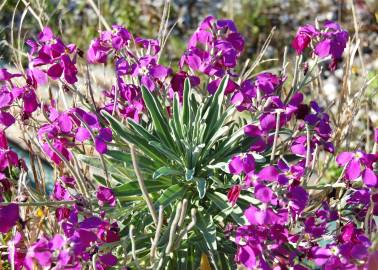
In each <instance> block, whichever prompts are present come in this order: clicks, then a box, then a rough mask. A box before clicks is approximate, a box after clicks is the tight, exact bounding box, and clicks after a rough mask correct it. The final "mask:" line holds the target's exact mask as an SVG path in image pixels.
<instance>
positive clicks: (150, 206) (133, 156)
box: [129, 143, 158, 226]
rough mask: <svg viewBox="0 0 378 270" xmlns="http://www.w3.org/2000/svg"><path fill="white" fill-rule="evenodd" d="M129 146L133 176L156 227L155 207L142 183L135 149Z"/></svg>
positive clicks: (131, 145)
mask: <svg viewBox="0 0 378 270" xmlns="http://www.w3.org/2000/svg"><path fill="white" fill-rule="evenodd" d="M129 146H130V155H131V160H132V163H133V167H134V172H135V175H136V177H137V180H138V184H139V188H140V190H141V191H142V195H143V198H144V200H145V201H146V204H147V207H148V209H149V210H150V214H151V216H152V219H153V220H154V223H155V225H156V226H157V224H158V218H157V214H156V210H155V207H154V205H153V203H152V201H151V198H150V196H149V193H148V191H147V188H146V185H145V183H144V179H143V175H142V173H141V172H140V169H139V166H138V162H137V160H136V154H135V147H134V145H133V144H131V143H130V144H129Z"/></svg>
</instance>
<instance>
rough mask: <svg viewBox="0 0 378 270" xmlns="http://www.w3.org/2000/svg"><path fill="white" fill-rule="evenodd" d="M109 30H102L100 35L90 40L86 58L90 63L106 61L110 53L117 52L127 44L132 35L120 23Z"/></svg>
mask: <svg viewBox="0 0 378 270" xmlns="http://www.w3.org/2000/svg"><path fill="white" fill-rule="evenodd" d="M112 28H113V29H112V30H110V31H103V32H101V33H100V37H98V38H96V39H94V40H92V42H91V44H90V46H89V49H88V52H87V60H88V62H90V63H93V64H95V63H106V61H107V58H108V55H109V54H110V53H113V52H114V53H117V52H119V51H121V50H122V49H124V48H126V47H127V46H128V45H129V41H130V40H131V38H132V36H131V34H130V32H129V31H128V30H127V29H125V28H123V27H122V26H120V25H113V27H112Z"/></svg>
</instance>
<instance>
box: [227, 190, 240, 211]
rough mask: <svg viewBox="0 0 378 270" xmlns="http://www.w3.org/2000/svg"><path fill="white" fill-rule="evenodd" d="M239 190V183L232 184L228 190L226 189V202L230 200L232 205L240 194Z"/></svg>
mask: <svg viewBox="0 0 378 270" xmlns="http://www.w3.org/2000/svg"><path fill="white" fill-rule="evenodd" d="M240 191H241V186H240V185H235V186H232V187H231V188H230V190H229V191H228V193H227V199H228V202H230V203H231V205H232V206H234V205H235V204H236V201H237V200H238V198H239V195H240Z"/></svg>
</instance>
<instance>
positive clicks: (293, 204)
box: [0, 16, 378, 270]
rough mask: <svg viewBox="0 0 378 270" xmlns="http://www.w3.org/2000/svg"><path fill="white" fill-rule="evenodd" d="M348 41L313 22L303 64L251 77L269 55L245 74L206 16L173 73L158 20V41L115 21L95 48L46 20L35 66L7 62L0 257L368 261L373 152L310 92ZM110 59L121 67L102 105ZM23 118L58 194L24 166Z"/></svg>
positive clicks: (303, 42) (67, 262)
mask: <svg viewBox="0 0 378 270" xmlns="http://www.w3.org/2000/svg"><path fill="white" fill-rule="evenodd" d="M348 38H349V35H348V32H347V31H345V30H344V29H342V28H341V26H340V25H339V24H337V23H335V22H331V21H326V22H324V24H323V25H322V26H321V27H319V26H314V25H305V26H303V27H301V28H300V29H299V30H298V32H297V34H296V36H295V37H294V39H293V42H292V47H293V48H294V49H295V51H296V53H297V56H296V60H295V69H294V74H292V75H290V74H289V72H288V71H287V70H286V67H287V63H286V62H284V63H283V65H282V69H281V70H280V73H277V74H273V73H271V72H262V73H259V74H254V73H253V72H254V69H255V68H256V67H257V66H258V65H259V61H260V60H261V58H262V56H263V52H262V53H261V54H260V55H259V56H258V57H257V60H256V62H254V63H251V64H249V63H247V64H245V65H244V68H243V69H242V70H239V69H238V67H237V64H238V59H239V57H240V56H241V54H242V52H243V49H244V39H243V37H242V35H241V34H240V33H239V32H238V30H237V27H236V26H235V24H234V23H233V22H232V21H231V20H220V19H216V18H214V17H212V16H209V17H207V18H205V19H204V21H203V22H202V23H201V24H200V26H199V27H198V29H197V30H196V31H195V32H194V34H193V35H192V37H191V38H190V40H189V41H188V45H187V49H186V50H185V52H184V54H183V55H182V57H181V59H180V61H179V64H178V71H174V69H173V68H172V67H167V66H164V65H162V64H160V63H159V59H160V56H161V55H162V54H163V53H164V47H162V44H163V45H164V44H165V42H166V40H167V35H166V29H165V31H164V27H163V28H162V31H161V32H160V33H159V39H158V40H154V39H146V38H141V37H134V36H133V35H132V34H131V33H130V32H129V31H128V30H127V29H125V28H124V27H122V26H119V25H114V26H113V27H112V28H111V29H107V30H105V31H102V32H100V33H99V36H98V37H96V38H95V39H93V40H92V42H91V43H90V45H89V48H88V50H87V51H86V52H85V53H84V52H83V51H82V50H80V49H79V48H77V47H76V46H75V44H66V43H65V42H64V41H63V40H62V39H61V38H59V37H57V36H55V35H54V33H53V32H52V31H51V29H50V28H48V27H45V28H43V29H42V31H41V33H40V34H39V35H38V37H37V39H34V40H28V41H27V42H26V43H27V45H28V46H29V48H30V49H29V52H28V60H29V64H28V66H27V68H26V69H24V68H22V65H21V64H20V65H19V68H20V70H19V71H17V72H11V71H8V70H6V69H2V70H1V73H0V81H1V82H2V85H3V86H2V89H1V93H0V124H1V126H2V130H1V132H0V148H1V150H0V155H1V159H0V170H1V174H0V180H1V194H0V199H1V201H2V202H1V206H0V221H1V223H0V232H1V233H2V234H1V237H2V238H1V239H2V241H3V244H4V245H6V246H5V247H7V250H8V252H7V255H2V256H3V257H2V259H5V258H7V259H5V261H6V262H5V263H4V264H5V267H9V268H11V269H23V268H26V269H34V268H35V267H37V268H38V267H39V268H46V269H49V268H52V269H82V268H86V267H93V268H96V269H109V268H112V267H113V268H115V269H126V268H132V269H146V268H151V269H162V268H164V269H187V268H191V269H198V268H201V269H209V268H214V269H235V268H236V267H237V265H239V266H240V267H245V268H248V269H296V270H302V269H316V268H323V269H340V268H346V269H366V268H368V267H369V269H374V268H372V267H374V266H372V265H373V264H374V263H375V260H376V256H377V255H376V253H374V252H373V251H374V249H375V245H376V242H375V241H376V237H375V230H376V223H375V213H376V197H377V195H376V194H375V188H377V186H378V183H377V174H376V167H375V166H376V165H375V164H376V161H377V159H378V155H377V154H376V149H375V150H372V152H371V153H365V152H362V151H344V152H342V149H341V148H340V149H339V148H335V146H334V144H333V137H332V134H333V131H332V122H331V119H330V116H329V114H328V109H329V108H323V107H322V106H320V105H319V104H318V103H317V102H316V101H310V102H308V101H307V100H306V99H305V96H304V94H303V93H302V91H303V90H304V89H306V88H308V87H309V85H311V83H313V81H314V80H316V79H317V78H318V76H319V73H320V72H321V67H322V66H323V65H324V63H328V64H329V65H328V67H329V69H330V70H334V69H335V68H337V64H338V62H339V61H340V60H341V58H342V54H343V52H344V50H345V48H346V47H347V43H348ZM265 48H266V47H265ZM263 51H264V49H263ZM285 61H286V60H285ZM100 64H108V65H110V66H111V67H112V68H113V69H114V78H106V80H109V81H110V80H114V84H113V87H112V88H111V89H108V90H106V91H103V98H102V99H101V100H99V99H98V97H97V96H96V95H95V91H94V88H95V85H94V83H93V82H92V80H93V74H92V73H91V72H92V71H91V68H92V65H100ZM80 70H84V74H85V75H84V77H85V78H82V77H81V76H82V75H80V74H82V73H80V72H79V71H80ZM81 80H85V85H82V84H80V81H81ZM371 81H372V80H370V81H366V83H365V84H364V86H363V87H367V86H368V85H369V84H370V83H371ZM46 88H48V89H46ZM51 88H54V89H57V91H56V92H54V91H53V89H51ZM38 91H46V92H47V91H49V92H50V97H49V99H48V100H46V101H44V102H42V99H41V97H40V96H38V94H37V93H38ZM68 97H70V99H71V101H68ZM96 98H97V100H96ZM60 102H62V103H63V105H64V109H62V106H60ZM70 104H72V106H70ZM15 125H17V126H18V127H19V129H20V130H21V131H22V136H23V138H24V140H25V141H26V142H27V145H28V149H29V151H30V155H31V157H32V161H37V159H36V158H35V156H38V155H39V154H38V153H42V154H41V155H43V156H44V157H45V158H46V159H48V160H50V161H51V162H52V164H53V166H54V169H55V177H56V179H54V180H55V181H54V184H53V188H52V190H51V191H50V192H49V191H48V188H46V181H51V179H45V178H44V177H43V174H42V170H41V168H40V167H39V166H38V162H32V163H31V164H30V171H29V170H28V168H27V166H26V164H25V163H24V162H23V160H22V159H19V158H18V156H17V154H16V153H15V152H13V151H12V150H11V149H10V148H9V145H8V142H7V138H6V136H5V135H6V133H7V129H9V128H11V127H12V126H15ZM377 134H378V133H377V132H376V134H375V137H374V140H375V142H376V143H377V141H378V138H377ZM375 147H376V146H375ZM337 153H338V154H337ZM334 156H336V162H333V161H331V160H333V157H334ZM330 164H331V165H330ZM328 168H330V169H331V170H333V174H330V173H328V172H327V170H328ZM321 169H322V170H323V172H321V171H320V170H321ZM30 173H31V174H32V175H33V178H34V179H33V181H32V182H28V181H27V175H28V174H30ZM332 175H333V176H332ZM330 176H332V178H330Z"/></svg>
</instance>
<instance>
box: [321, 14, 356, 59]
mask: <svg viewBox="0 0 378 270" xmlns="http://www.w3.org/2000/svg"><path fill="white" fill-rule="evenodd" d="M323 27H324V28H325V32H322V40H321V41H320V42H319V43H318V44H317V45H316V47H315V50H314V52H315V54H317V55H318V56H319V57H321V58H324V57H326V56H328V55H331V56H332V58H333V59H335V60H337V59H339V58H341V56H342V54H343V51H344V49H345V47H346V43H347V42H348V38H349V34H348V32H347V31H345V30H343V29H342V28H341V27H340V25H339V24H337V23H335V22H332V21H326V22H325V23H324V26H323Z"/></svg>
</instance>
